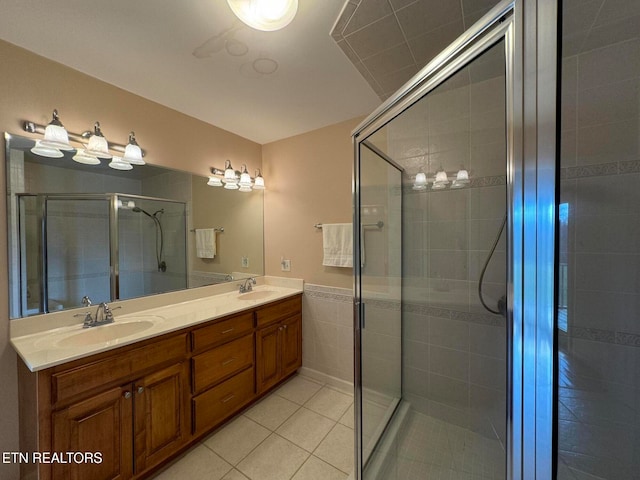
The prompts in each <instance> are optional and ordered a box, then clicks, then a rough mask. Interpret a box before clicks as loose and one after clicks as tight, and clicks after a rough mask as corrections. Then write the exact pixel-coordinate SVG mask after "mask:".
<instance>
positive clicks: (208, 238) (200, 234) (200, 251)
mask: <svg viewBox="0 0 640 480" xmlns="http://www.w3.org/2000/svg"><path fill="white" fill-rule="evenodd" d="M196 255H197V256H198V258H215V256H216V230H215V228H196Z"/></svg>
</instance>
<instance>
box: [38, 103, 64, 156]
mask: <svg viewBox="0 0 640 480" xmlns="http://www.w3.org/2000/svg"><path fill="white" fill-rule="evenodd" d="M52 117H53V118H52V119H51V121H50V122H49V124H48V125H47V126H46V127H45V129H44V138H43V139H42V140H39V141H36V146H35V147H33V148H32V149H31V152H32V153H35V154H36V155H41V156H43V157H49V158H61V157H63V156H64V154H63V153H62V152H61V150H73V147H72V146H71V145H70V144H69V134H68V133H67V131H66V130H65V128H64V125H62V122H61V121H60V117H59V115H58V110H56V109H54V110H53V115H52Z"/></svg>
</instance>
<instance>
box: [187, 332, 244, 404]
mask: <svg viewBox="0 0 640 480" xmlns="http://www.w3.org/2000/svg"><path fill="white" fill-rule="evenodd" d="M191 361H192V366H193V392H194V393H196V392H199V391H202V390H204V389H205V388H207V387H210V386H212V385H214V384H215V383H217V382H218V381H220V380H222V379H223V378H225V377H228V376H230V375H233V374H234V373H235V372H239V371H240V370H243V369H245V368H247V367H249V366H252V365H253V334H250V335H246V336H244V337H242V338H239V339H237V340H233V341H232V342H229V343H225V344H224V345H222V346H220V347H217V348H214V349H213V350H209V351H208V352H204V353H201V354H200V355H196V356H195V357H193V358H192V360H191Z"/></svg>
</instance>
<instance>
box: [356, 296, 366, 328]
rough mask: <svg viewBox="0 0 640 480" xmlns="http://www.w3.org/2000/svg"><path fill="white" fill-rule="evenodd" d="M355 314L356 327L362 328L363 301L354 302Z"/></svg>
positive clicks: (363, 322)
mask: <svg viewBox="0 0 640 480" xmlns="http://www.w3.org/2000/svg"><path fill="white" fill-rule="evenodd" d="M356 315H357V318H358V329H359V330H364V326H365V321H364V303H363V302H356Z"/></svg>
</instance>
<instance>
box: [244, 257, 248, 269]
mask: <svg viewBox="0 0 640 480" xmlns="http://www.w3.org/2000/svg"><path fill="white" fill-rule="evenodd" d="M242 268H249V257H242Z"/></svg>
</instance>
